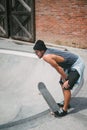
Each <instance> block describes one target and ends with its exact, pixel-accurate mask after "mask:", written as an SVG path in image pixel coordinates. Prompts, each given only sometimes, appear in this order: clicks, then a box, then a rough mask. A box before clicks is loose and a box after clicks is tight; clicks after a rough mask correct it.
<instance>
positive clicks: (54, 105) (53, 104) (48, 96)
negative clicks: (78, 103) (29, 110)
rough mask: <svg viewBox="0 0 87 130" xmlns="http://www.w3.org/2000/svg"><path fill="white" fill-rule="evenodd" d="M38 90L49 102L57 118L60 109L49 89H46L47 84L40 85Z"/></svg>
mask: <svg viewBox="0 0 87 130" xmlns="http://www.w3.org/2000/svg"><path fill="white" fill-rule="evenodd" d="M38 89H39V91H40V93H41V94H42V96H43V98H44V99H45V101H46V102H47V104H48V106H49V108H50V110H51V112H52V113H53V115H54V116H55V117H58V114H59V111H60V108H59V106H58V105H57V103H56V101H55V100H54V98H53V96H52V95H51V94H50V92H49V91H48V89H47V88H46V86H45V84H44V83H43V82H40V83H38Z"/></svg>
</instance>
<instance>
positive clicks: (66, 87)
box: [62, 80, 70, 89]
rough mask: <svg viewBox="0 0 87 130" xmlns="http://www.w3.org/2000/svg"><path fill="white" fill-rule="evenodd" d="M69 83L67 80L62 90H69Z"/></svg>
mask: <svg viewBox="0 0 87 130" xmlns="http://www.w3.org/2000/svg"><path fill="white" fill-rule="evenodd" d="M68 82H69V80H67V81H65V82H64V84H63V86H62V88H63V89H64V88H65V89H68V88H69V87H70V86H69V84H68Z"/></svg>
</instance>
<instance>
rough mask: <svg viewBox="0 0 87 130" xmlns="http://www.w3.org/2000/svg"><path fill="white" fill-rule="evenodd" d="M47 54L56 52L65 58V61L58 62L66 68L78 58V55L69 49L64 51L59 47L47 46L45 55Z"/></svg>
mask: <svg viewBox="0 0 87 130" xmlns="http://www.w3.org/2000/svg"><path fill="white" fill-rule="evenodd" d="M46 54H55V55H58V56H61V57H63V58H64V59H65V60H64V62H61V63H58V64H59V65H60V66H61V67H62V68H64V69H69V68H70V67H71V66H72V65H73V64H74V63H75V62H76V60H77V59H78V56H77V55H75V54H73V53H71V52H69V51H62V50H58V49H51V48H47V50H46V52H45V54H44V55H46Z"/></svg>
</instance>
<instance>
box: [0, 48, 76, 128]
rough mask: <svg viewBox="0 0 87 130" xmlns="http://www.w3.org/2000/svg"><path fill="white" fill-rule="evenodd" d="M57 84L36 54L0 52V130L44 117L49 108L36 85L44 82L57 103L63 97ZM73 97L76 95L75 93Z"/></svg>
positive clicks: (53, 74)
mask: <svg viewBox="0 0 87 130" xmlns="http://www.w3.org/2000/svg"><path fill="white" fill-rule="evenodd" d="M58 80H59V75H58V73H57V72H56V70H55V69H54V68H52V67H51V66H50V65H49V64H47V63H46V62H44V61H43V60H42V59H38V58H37V57H36V56H35V54H33V53H27V52H19V51H12V50H3V49H1V50H0V128H7V127H11V126H14V125H17V124H21V123H23V122H25V121H29V120H32V119H34V118H38V117H40V116H42V115H44V114H46V113H47V110H48V109H49V107H48V105H47V104H46V102H45V101H44V99H43V97H42V96H41V94H40V93H39V91H38V88H37V85H38V83H39V82H44V83H45V84H46V86H47V87H48V89H49V91H50V92H51V94H52V95H53V97H54V98H55V100H56V102H60V101H61V100H62V99H63V95H62V92H61V87H60V86H59V83H58ZM75 91H76V90H75ZM77 93H78V90H77ZM77 93H76V94H77ZM73 94H74V96H75V95H76V94H75V93H74V91H73Z"/></svg>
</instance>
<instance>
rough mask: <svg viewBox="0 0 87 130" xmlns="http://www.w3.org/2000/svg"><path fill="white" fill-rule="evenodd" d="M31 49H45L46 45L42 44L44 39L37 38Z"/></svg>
mask: <svg viewBox="0 0 87 130" xmlns="http://www.w3.org/2000/svg"><path fill="white" fill-rule="evenodd" d="M33 49H34V50H40V51H42V50H44V51H46V49H47V47H46V45H45V44H44V41H42V40H38V41H37V42H36V43H35V45H34V47H33Z"/></svg>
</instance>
